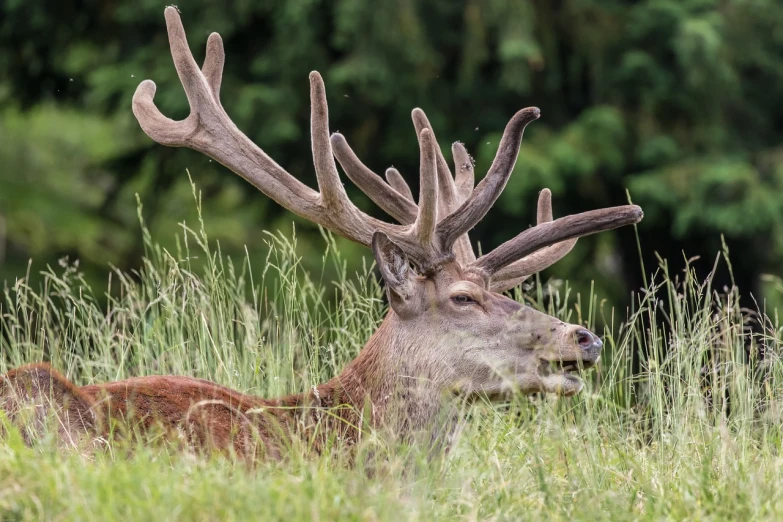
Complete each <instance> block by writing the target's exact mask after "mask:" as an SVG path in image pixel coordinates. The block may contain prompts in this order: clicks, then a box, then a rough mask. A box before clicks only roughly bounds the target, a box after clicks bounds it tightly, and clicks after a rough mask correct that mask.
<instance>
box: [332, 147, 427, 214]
mask: <svg viewBox="0 0 783 522" xmlns="http://www.w3.org/2000/svg"><path fill="white" fill-rule="evenodd" d="M331 142H332V148H333V150H334V157H335V158H337V161H338V162H339V163H340V166H341V167H342V168H343V171H344V172H345V174H346V175H347V176H348V178H349V179H350V180H351V181H353V182H354V183H355V184H356V186H357V187H359V189H361V190H362V192H364V193H365V194H367V196H368V197H369V198H370V199H371V200H372V201H373V202H374V203H375V204H376V205H378V206H379V207H381V208H382V209H383V210H384V212H386V213H388V214H389V215H390V216H391V217H393V218H394V219H396V220H397V221H399V222H400V223H401V224H403V225H408V224H410V223H413V222H414V221H415V220H416V214H417V212H418V209H417V208H416V204H415V203H414V202H413V195H411V197H410V198H407V197H405V195H404V194H402V193H401V192H400V191H399V190H395V188H394V187H393V185H392V186H389V185H391V183H390V184H389V185H387V184H386V182H384V181H383V179H381V177H380V176H379V175H377V174H376V173H375V172H373V171H372V170H370V169H369V168H367V166H365V165H364V163H362V162H361V160H360V159H359V158H358V156H356V154H355V153H354V151H353V149H351V147H350V146H349V145H348V142H347V141H346V140H345V137H344V136H343V135H342V134H340V133H339V132H335V133H334V134H332V137H331ZM395 172H396V171H395ZM387 176H388V171H387ZM397 176H398V177H399V180H400V181H402V183H403V184H404V186H405V188H407V190H408V193H410V188H408V185H407V183H405V181H404V180H403V179H402V177H401V176H400V173H399V172H397Z"/></svg>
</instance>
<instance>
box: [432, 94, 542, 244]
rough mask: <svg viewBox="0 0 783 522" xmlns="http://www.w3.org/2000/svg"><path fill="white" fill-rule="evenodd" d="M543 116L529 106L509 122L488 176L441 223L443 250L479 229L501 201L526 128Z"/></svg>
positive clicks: (439, 227) (439, 232)
mask: <svg viewBox="0 0 783 522" xmlns="http://www.w3.org/2000/svg"><path fill="white" fill-rule="evenodd" d="M540 115H541V112H540V111H539V110H538V108H536V107H529V108H527V109H522V110H520V111H519V112H517V113H516V114H515V115H514V117H513V118H511V120H510V121H509V122H508V125H506V129H505V131H503V137H502V138H501V140H500V146H499V147H498V151H497V154H495V159H494V160H493V161H492V166H491V167H490V168H489V172H488V173H487V175H486V177H485V178H484V179H483V180H481V183H479V184H478V185H477V186H476V188H475V189H474V190H473V192H472V193H471V194H470V197H469V198H468V199H467V201H465V203H463V204H462V205H461V206H460V207H459V208H458V209H457V210H455V211H454V212H452V213H451V214H450V215H449V216H448V217H446V218H445V219H444V220H443V221H441V223H440V224H439V226H438V236H439V240H440V242H441V244H442V246H443V248H447V247H449V246H450V245H453V244H454V242H455V241H456V240H457V238H459V237H460V236H461V235H462V234H465V233H467V232H468V231H470V229H472V228H473V227H474V226H476V223H478V222H479V221H481V218H483V217H484V216H485V215H486V213H487V212H488V211H489V209H490V208H491V207H492V205H493V204H494V203H495V201H496V200H497V199H498V197H499V196H500V193H501V192H503V189H504V188H505V187H506V183H507V182H508V178H509V176H511V171H513V170H514V164H515V163H516V160H517V155H518V154H519V147H520V143H521V141H522V134H523V133H524V130H525V127H527V124H528V123H530V122H532V121H534V120H537V119H538V118H539V117H540Z"/></svg>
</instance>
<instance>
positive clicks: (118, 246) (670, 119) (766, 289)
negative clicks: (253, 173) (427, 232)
mask: <svg viewBox="0 0 783 522" xmlns="http://www.w3.org/2000/svg"><path fill="white" fill-rule="evenodd" d="M164 7H165V4H164V3H161V2H159V1H151V0H135V1H133V2H131V1H127V0H124V1H120V0H102V1H100V2H98V1H82V2H76V1H73V0H59V1H57V2H53V1H44V0H37V1H33V2H31V1H28V0H4V1H3V2H0V281H5V282H6V284H13V281H14V280H15V279H16V278H18V277H21V276H23V275H24V274H25V273H27V271H28V261H29V260H30V259H32V260H33V262H32V266H31V268H29V270H30V272H31V273H32V274H33V277H35V274H36V273H37V272H38V271H40V270H42V269H44V268H45V267H46V266H47V265H52V266H56V264H57V263H58V261H59V260H63V259H65V258H66V257H67V259H68V260H69V263H73V262H74V261H75V260H78V261H79V269H80V270H81V271H83V272H84V274H85V277H86V279H87V280H88V281H90V282H91V283H92V284H94V285H95V287H97V288H105V283H106V279H107V273H108V271H109V267H110V266H116V267H118V268H120V269H123V270H132V269H134V268H136V267H138V266H139V265H140V262H141V257H142V255H143V253H144V248H143V244H142V234H141V227H140V225H139V218H138V215H137V200H136V197H135V194H138V195H139V199H140V201H141V203H142V204H143V210H142V215H143V218H144V220H145V222H146V224H147V225H148V226H149V227H150V230H151V232H152V235H153V238H154V239H155V240H156V241H158V242H160V243H162V244H164V245H166V246H169V247H173V245H174V244H175V238H176V236H177V235H180V236H181V233H182V231H181V226H180V223H183V222H184V223H187V224H188V225H189V226H194V227H197V226H198V224H197V205H196V203H195V202H194V199H193V196H192V193H191V187H190V182H189V180H188V175H187V171H189V172H190V174H191V176H192V178H193V180H194V182H195V183H196V184H197V187H198V189H199V190H201V191H202V206H203V209H202V212H203V216H204V220H205V222H206V228H207V231H208V232H209V234H210V237H211V238H212V239H214V240H219V241H220V245H221V248H222V251H223V253H224V254H228V255H231V256H235V257H237V258H239V257H241V256H244V249H245V245H247V248H248V250H249V252H250V255H251V260H255V263H256V264H257V265H258V264H262V263H263V262H264V257H263V252H264V250H265V247H264V243H263V239H264V235H263V233H262V230H264V229H268V230H282V231H283V232H286V233H289V234H290V232H291V228H292V227H291V220H292V214H290V213H289V212H287V211H284V210H282V209H281V208H280V207H278V206H277V205H276V204H274V203H273V202H271V201H270V200H268V199H267V198H266V197H265V196H263V195H261V194H260V193H258V192H256V191H255V189H253V188H252V187H251V186H250V185H249V184H247V183H246V182H244V181H243V180H241V179H240V178H239V177H237V176H235V175H233V174H232V173H231V172H229V171H228V170H226V169H224V168H223V167H221V166H220V165H217V164H216V163H215V162H212V161H211V160H210V159H209V158H207V157H205V156H202V155H201V154H199V153H196V152H193V151H190V150H185V149H172V148H166V147H163V146H160V145H157V144H156V143H154V142H152V140H150V139H149V138H148V137H147V136H146V135H144V133H143V132H142V131H141V129H140V128H139V127H138V124H137V123H136V121H135V119H134V118H133V115H132V113H131V109H130V102H131V97H132V95H133V92H134V90H135V88H136V86H137V85H138V84H139V82H140V81H141V80H143V79H146V78H151V79H154V80H155V82H156V83H157V84H158V94H157V96H156V103H157V104H158V106H159V107H160V109H161V110H162V111H163V112H164V114H166V115H168V116H170V117H173V118H183V117H185V116H186V115H187V114H188V106H187V101H186V99H185V96H184V93H183V91H182V88H181V86H180V84H179V81H178V79H177V77H176V73H175V70H174V67H173V65H172V61H171V57H170V54H169V50H168V43H167V37H166V29H165V21H164V18H163V9H164ZM179 9H180V11H181V13H182V19H183V22H184V24H185V29H186V31H187V34H188V38H189V41H190V45H191V48H192V50H193V52H194V55H195V57H196V59H197V60H199V61H201V60H202V59H203V56H204V47H205V44H206V40H207V36H208V35H209V33H210V32H212V31H217V32H219V33H220V34H221V35H222V36H223V39H224V42H225V48H226V67H225V73H224V80H223V87H222V91H221V94H222V99H223V103H224V106H225V107H226V110H227V112H228V114H229V115H230V116H231V117H232V118H233V120H234V122H235V123H236V124H237V125H238V126H239V128H240V129H242V130H243V131H244V132H245V133H246V134H247V135H248V136H249V137H250V138H251V139H252V140H254V141H255V142H256V143H258V144H259V145H260V146H261V147H262V148H263V149H264V150H265V151H266V152H267V153H268V154H270V155H271V156H272V157H273V158H274V159H275V160H276V161H277V162H278V163H280V164H281V165H283V166H284V167H285V168H287V169H288V171H289V172H291V173H292V174H293V175H294V176H296V177H297V178H299V179H301V180H303V181H304V182H306V183H308V184H309V185H311V186H315V182H314V173H313V168H312V162H311V156H310V145H309V100H308V80H307V75H308V73H309V72H310V71H311V70H318V71H320V72H321V73H322V74H323V76H324V79H325V81H326V87H327V95H328V97H329V103H330V112H331V129H332V130H333V131H336V130H339V131H340V132H342V133H343V134H344V135H345V136H346V137H347V139H348V141H349V143H351V145H352V146H353V147H354V149H355V150H356V151H357V153H358V154H359V156H360V157H361V158H362V159H363V160H364V162H365V163H366V164H367V165H369V166H370V167H371V168H373V169H374V170H375V171H376V172H383V170H384V169H385V168H386V167H388V166H390V165H394V166H396V167H397V168H399V170H400V171H401V172H402V173H403V175H405V176H406V178H407V179H409V180H410V182H411V184H412V185H413V186H414V192H415V187H416V186H417V185H418V182H417V180H416V179H415V178H416V176H417V172H418V147H417V142H416V137H415V134H414V131H413V126H412V124H411V120H410V111H411V109H413V108H414V107H421V108H423V109H424V110H425V111H426V113H427V115H428V116H429V118H430V120H431V122H432V124H433V125H434V128H435V131H436V134H437V136H438V138H439V140H440V145H441V146H442V147H443V149H444V152H445V153H446V157H447V158H450V152H449V151H450V144H451V142H453V141H455V140H460V141H463V142H464V143H465V144H466V146H467V148H468V150H469V151H470V152H471V153H472V154H473V156H474V158H475V160H476V164H477V165H476V167H477V168H476V172H477V175H478V176H479V177H480V176H483V174H484V173H485V172H486V170H487V168H488V166H489V164H490V162H491V160H492V158H493V157H494V154H495V151H496V149H497V145H498V141H499V137H500V134H501V132H502V130H503V128H504V126H505V124H506V123H507V121H508V119H509V118H510V117H511V116H512V115H513V114H514V112H515V111H516V110H518V109H519V108H522V107H525V106H529V105H535V106H538V107H540V108H541V110H542V118H541V119H540V120H539V121H537V122H535V123H533V124H532V125H530V127H528V129H527V131H526V133H525V139H524V142H523V145H522V150H521V153H520V155H519V160H518V162H517V165H516V169H515V172H514V174H513V176H512V178H511V180H510V182H509V184H508V187H507V188H506V190H505V192H504V193H503V195H502V196H501V198H500V200H499V201H498V203H497V204H496V206H495V208H494V209H493V210H492V211H491V212H490V214H489V215H488V216H487V218H485V219H484V221H482V223H481V224H480V225H479V227H478V228H477V229H476V231H475V232H474V233H473V235H472V237H473V239H474V240H475V241H478V242H480V243H481V248H482V249H483V250H484V251H485V252H486V251H487V250H489V249H491V248H493V247H494V246H496V245H498V244H500V243H501V242H503V241H505V240H507V239H509V238H511V237H512V236H514V235H515V234H516V233H518V232H519V231H521V230H522V229H524V228H526V227H528V226H529V225H530V224H533V222H534V220H535V201H536V197H537V193H538V191H539V190H540V189H541V188H543V187H549V188H551V190H552V192H553V195H554V206H555V217H558V216H562V215H565V214H568V213H575V212H580V211H584V210H588V209H594V208H598V207H603V206H610V205H619V204H624V203H626V202H627V201H628V193H630V197H631V199H632V200H633V202H634V203H637V204H639V205H641V206H642V207H643V208H644V210H645V219H644V221H643V222H642V223H641V225H640V226H639V227H638V235H639V240H640V242H641V252H642V259H641V260H640V256H639V248H638V246H637V238H636V235H635V232H634V230H633V228H627V229H624V230H621V231H618V232H614V233H604V234H600V235H598V236H593V237H589V238H585V239H582V240H580V241H579V243H578V244H577V246H576V248H575V250H574V251H573V252H572V253H571V254H570V255H569V256H568V257H566V258H565V259H564V260H563V261H561V262H560V263H558V264H557V265H555V266H554V267H552V268H551V269H549V270H547V271H546V272H545V273H544V274H542V277H543V278H545V279H547V278H558V279H560V278H567V279H568V280H569V281H570V282H571V283H572V285H573V286H575V287H576V289H577V290H580V291H585V290H589V289H590V286H591V284H593V283H592V282H593V281H594V284H595V288H596V290H597V291H598V293H599V295H601V296H602V297H606V298H607V299H608V300H609V302H611V303H615V304H617V305H620V306H623V305H625V304H627V303H628V302H629V300H630V292H631V291H632V290H635V289H638V288H639V287H640V286H642V284H643V278H644V276H645V273H646V274H647V275H649V273H650V272H652V271H654V270H655V269H656V267H657V266H658V260H657V257H656V256H658V255H660V256H661V257H663V258H666V259H668V260H669V264H670V271H671V272H672V273H674V272H676V270H678V269H680V268H681V267H682V266H684V263H685V260H686V259H689V258H694V257H698V258H699V259H698V260H697V261H695V266H696V267H697V269H698V270H700V271H701V272H702V273H703V274H704V275H706V274H707V272H709V271H710V270H711V269H712V267H713V264H714V261H715V258H716V255H717V254H718V253H719V252H720V251H721V249H722V248H723V247H722V237H723V238H725V245H726V247H727V248H728V250H729V252H730V259H731V261H732V267H733V277H734V279H735V280H736V284H737V285H738V286H739V288H740V291H741V293H742V295H743V296H744V298H745V299H748V304H751V303H753V301H752V299H751V296H755V298H756V299H757V300H759V301H761V299H772V300H773V301H774V300H776V299H780V298H779V295H780V291H779V288H780V287H781V286H780V283H779V281H777V280H775V279H774V278H770V277H765V274H768V273H772V274H775V273H780V268H779V267H780V266H781V265H782V264H783V147H781V136H782V135H783V89H781V88H780V86H781V85H783V3H780V2H775V1H772V0H769V1H764V0H753V1H751V0H747V1H742V0H735V1H710V0H674V1H664V0H651V1H633V2H631V1H627V2H621V1H612V0H606V1H590V0H571V1H568V0H564V1H557V0H535V1H533V0H517V1H514V2H509V1H507V0H483V1H479V0H465V1H457V0H426V1H425V0H397V1H389V2H368V1H366V0H332V1H329V2H326V1H316V0H286V1H285V2H275V1H255V0H236V1H217V0H187V1H183V2H181V3H180V4H179ZM186 169H187V170H186ZM346 184H347V185H350V182H348V181H347V180H346ZM349 191H350V193H351V195H352V197H353V199H354V201H355V202H356V203H357V204H358V205H359V206H361V207H362V208H364V209H365V210H367V211H369V212H371V213H373V214H374V215H376V216H379V217H382V216H383V214H382V213H381V212H380V211H378V210H377V209H375V208H374V207H373V205H372V204H370V202H369V201H368V200H367V198H366V197H364V196H363V195H361V194H360V193H359V192H358V190H356V189H355V187H353V186H349ZM626 191H628V193H627V192H626ZM296 233H297V236H298V239H299V249H300V251H301V252H302V254H303V255H304V256H305V257H304V262H305V263H311V264H312V267H313V269H320V266H321V256H320V254H321V253H322V252H323V250H324V242H323V240H322V239H321V237H320V235H319V232H318V230H317V229H316V228H315V227H314V226H313V225H311V224H309V223H306V222H302V221H301V220H299V221H297V223H296ZM344 245H345V246H344V250H345V252H344V253H345V255H346V257H347V259H348V261H349V265H351V266H358V264H359V263H360V262H361V256H362V255H364V254H367V253H368V252H367V251H366V250H365V249H363V248H361V247H355V246H350V245H348V244H347V243H344ZM313 253H315V254H318V255H308V254H313ZM721 266H722V268H721V269H720V272H719V275H718V281H719V283H720V284H726V285H728V284H730V282H731V276H730V274H729V271H728V270H727V269H726V268H725V265H721ZM776 304H779V303H776Z"/></svg>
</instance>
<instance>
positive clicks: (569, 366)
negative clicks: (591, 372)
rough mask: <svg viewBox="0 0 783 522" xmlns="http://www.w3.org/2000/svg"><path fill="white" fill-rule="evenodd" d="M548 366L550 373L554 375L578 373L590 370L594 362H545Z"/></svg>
mask: <svg viewBox="0 0 783 522" xmlns="http://www.w3.org/2000/svg"><path fill="white" fill-rule="evenodd" d="M546 362H547V363H548V364H549V368H550V371H554V372H555V373H580V372H581V371H582V370H586V369H588V368H592V367H593V366H595V363H596V361H586V360H581V361H577V360H573V361H562V360H557V361H546Z"/></svg>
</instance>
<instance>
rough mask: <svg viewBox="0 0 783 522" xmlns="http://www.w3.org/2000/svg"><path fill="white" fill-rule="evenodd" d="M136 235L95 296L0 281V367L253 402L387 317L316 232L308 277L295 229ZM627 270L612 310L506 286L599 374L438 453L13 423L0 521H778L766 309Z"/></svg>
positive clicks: (497, 414) (778, 382)
mask: <svg viewBox="0 0 783 522" xmlns="http://www.w3.org/2000/svg"><path fill="white" fill-rule="evenodd" d="M140 216H141V212H140ZM142 233H143V234H144V244H145V252H146V255H145V258H144V263H143V266H142V267H141V268H139V269H138V270H137V271H132V272H124V271H121V270H119V269H111V268H110V269H107V272H108V275H107V280H106V286H105V288H90V287H89V286H88V285H87V284H86V282H85V281H84V279H83V278H82V276H81V274H80V270H79V266H78V263H76V262H74V261H72V260H71V261H69V260H67V259H63V260H62V261H61V263H60V265H58V266H53V267H49V268H48V269H47V270H46V271H45V272H44V274H43V283H41V284H40V285H38V284H36V285H32V284H30V283H29V278H25V277H22V278H19V279H18V280H16V281H7V282H6V284H5V287H4V289H3V296H2V303H1V304H0V312H1V316H0V373H3V372H5V371H6V370H8V369H10V368H12V367H14V366H17V365H21V364H25V363H29V362H33V361H40V360H46V361H50V362H51V363H52V365H53V366H55V367H56V368H58V369H60V370H61V371H62V372H63V373H64V374H66V375H67V376H68V377H69V378H71V379H72V380H74V382H77V383H79V384H87V383H94V382H102V381H109V380H116V379H122V378H126V377H130V376H135V375H146V374H179V375H192V376H197V377H202V378H207V379H211V380H214V381H216V382H218V383H221V384H224V385H226V386H230V387H232V388H236V389H239V390H241V391H244V392H248V393H254V394H259V395H262V396H267V397H271V396H276V395H281V394H284V393H290V392H298V391H302V390H304V389H306V388H308V387H309V386H311V385H313V384H315V383H318V382H322V381H325V380H327V379H328V378H329V377H331V376H333V375H335V374H336V373H338V372H339V370H340V369H341V368H342V367H343V366H344V365H345V363H346V362H347V361H349V360H350V359H351V358H353V357H354V356H355V355H356V354H357V353H358V351H359V350H360V349H361V347H362V346H363V345H364V343H365V342H366V340H367V339H368V338H369V336H370V335H371V333H372V332H373V331H374V330H375V328H376V327H377V325H378V324H379V323H380V321H381V319H382V318H383V315H384V313H385V308H386V304H385V302H384V298H383V291H382V288H381V287H380V285H379V283H378V281H377V279H376V277H375V276H374V275H373V271H372V266H371V262H370V261H369V258H368V262H367V263H366V265H365V266H364V269H363V270H361V271H359V272H357V273H349V271H348V270H347V269H346V268H345V267H346V264H345V262H344V260H343V258H342V257H341V255H340V252H339V250H338V249H337V247H336V245H335V243H334V241H333V240H332V238H331V237H330V236H329V235H328V234H324V241H323V248H322V251H323V258H322V264H323V267H324V271H323V272H322V273H313V272H309V273H306V272H305V271H304V269H303V268H302V265H301V263H300V261H301V259H300V258H299V257H298V255H297V248H296V234H295V232H287V233H268V234H267V235H266V238H267V241H266V242H267V247H268V254H267V256H266V257H265V258H252V259H251V258H249V256H247V257H246V258H244V259H228V258H226V257H225V256H224V255H223V254H222V253H221V251H220V247H219V245H218V244H216V243H213V242H210V240H209V237H208V236H207V234H206V232H205V227H204V224H203V222H200V223H198V224H197V225H196V226H194V227H193V228H187V227H183V232H182V234H181V236H180V237H179V239H178V241H177V248H176V249H174V250H173V251H166V250H164V249H163V248H161V247H160V246H159V245H158V244H157V243H156V242H155V239H154V238H152V237H150V235H149V233H148V232H147V230H146V228H145V227H144V224H143V221H142ZM642 248H643V245H642ZM716 254H717V253H716ZM728 262H729V261H728V256H726V255H724V254H723V253H720V254H719V255H718V256H717V257H716V260H715V263H716V265H717V264H725V263H728ZM327 268H328V270H327ZM644 269H645V270H646V272H647V273H649V274H651V275H650V276H649V279H648V281H647V285H646V288H645V289H643V291H641V292H638V293H635V294H634V296H633V305H632V307H630V308H629V309H627V310H613V309H610V308H608V306H607V305H606V304H605V303H603V302H602V301H601V299H600V296H596V295H575V294H574V293H573V292H571V291H570V290H569V287H568V284H567V283H565V282H562V281H546V280H542V279H540V278H539V279H536V280H535V281H531V282H530V284H528V285H526V286H525V291H524V293H523V292H521V291H519V290H518V291H517V293H516V298H517V299H519V300H524V301H525V302H526V303H527V304H528V306H532V307H535V308H538V309H541V310H544V311H546V312H547V313H550V314H553V315H556V316H558V317H561V318H563V319H565V320H568V321H570V322H573V323H580V324H584V325H586V326H588V327H590V328H592V329H594V331H596V332H597V333H600V334H601V335H603V338H604V342H605V349H604V357H603V359H602V363H601V365H599V367H598V368H596V369H595V370H592V371H591V372H590V373H589V374H588V379H587V384H586V387H585V390H584V391H583V392H582V393H581V394H580V395H578V396H577V397H574V398H566V399H563V398H561V399H555V398H553V397H545V396H536V397H523V396H520V397H516V398H515V399H513V400H511V401H509V402H506V403H502V404H486V403H484V402H481V401H480V402H478V403H477V404H474V405H472V407H471V409H470V410H469V411H468V412H467V414H466V422H465V428H464V430H463V432H462V434H461V436H460V437H459V439H458V440H457V442H456V444H455V445H454V446H453V447H452V448H451V451H450V452H449V453H448V454H445V455H441V456H438V457H436V458H427V457H426V456H425V455H422V454H419V452H418V451H417V448H415V447H414V448H404V447H398V446H394V445H390V444H389V443H387V442H386V441H384V440H383V438H382V437H380V436H378V435H377V434H373V433H367V434H366V435H367V436H366V437H365V438H364V440H363V442H362V447H361V448H360V450H359V451H360V452H364V454H370V453H371V454H373V455H376V456H378V455H380V456H382V458H381V459H380V461H382V463H383V464H382V466H380V467H375V468H374V469H373V470H372V471H369V470H368V469H366V468H365V467H364V466H363V465H362V464H361V462H360V463H359V464H357V465H355V466H349V465H347V462H346V461H345V459H344V458H343V457H342V456H341V455H340V454H339V452H338V453H336V454H329V455H323V456H320V457H313V456H306V455H305V454H304V452H302V451H292V452H291V453H290V455H289V456H288V457H287V458H286V460H284V461H282V462H261V463H258V464H257V466H255V467H254V468H249V467H248V466H246V465H244V464H242V463H241V462H237V461H235V460H232V459H230V458H223V457H214V458H201V457H197V456H194V455H192V454H189V453H187V452H183V451H181V450H179V449H176V448H172V447H167V446H166V445H165V444H154V445H149V446H147V445H138V446H134V447H120V446H119V445H114V444H112V443H108V444H107V445H106V447H105V448H103V450H101V451H98V452H95V453H92V454H89V455H84V454H82V453H80V452H78V451H60V450H58V449H57V448H56V447H55V446H54V444H53V443H52V440H49V439H44V440H42V441H40V443H38V444H36V445H35V446H33V447H27V446H25V445H24V444H23V443H22V442H21V438H20V436H19V434H18V433H16V432H14V431H13V430H9V432H8V433H7V434H6V435H5V438H4V440H2V441H0V520H2V521H6V520H8V521H10V520H14V521H15V520H20V521H21V520H84V521H89V520H96V521H97V520H100V521H109V520H277V519H284V520H287V521H295V520H394V521H400V520H433V519H443V520H609V519H611V520H705V519H709V520H721V519H731V520H762V519H769V520H772V519H781V518H783V473H781V469H783V456H781V443H782V442H783V429H781V419H782V417H781V415H783V361H781V360H780V357H779V353H780V351H781V346H782V341H781V338H782V337H783V330H781V327H780V326H779V322H778V317H777V312H776V311H774V310H765V309H764V305H763V303H759V306H758V309H757V310H747V309H743V308H741V307H740V305H739V295H738V291H737V290H736V289H735V288H713V287H712V285H711V280H710V279H709V278H708V279H707V280H696V278H695V276H694V274H693V271H692V270H690V269H686V270H685V271H683V272H679V273H676V274H674V273H669V272H668V269H667V265H666V262H665V261H664V260H661V262H660V265H659V266H658V267H644ZM326 273H330V274H331V273H336V274H338V276H337V277H336V278H334V279H335V280H331V279H329V278H327V277H325V275H324V274H326ZM376 460H377V459H376Z"/></svg>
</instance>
